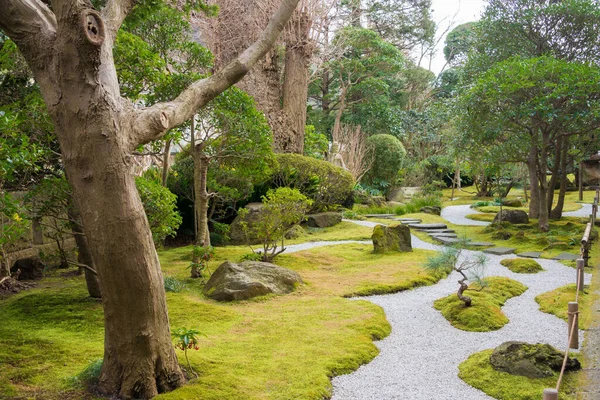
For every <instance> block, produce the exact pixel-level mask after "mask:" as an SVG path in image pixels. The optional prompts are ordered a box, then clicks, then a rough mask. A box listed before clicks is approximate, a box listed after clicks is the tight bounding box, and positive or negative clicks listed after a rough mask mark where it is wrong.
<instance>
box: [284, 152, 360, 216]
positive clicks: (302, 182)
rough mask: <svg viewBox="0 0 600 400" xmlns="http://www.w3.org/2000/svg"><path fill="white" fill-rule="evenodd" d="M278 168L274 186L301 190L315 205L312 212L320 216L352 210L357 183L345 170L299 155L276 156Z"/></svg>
mask: <svg viewBox="0 0 600 400" xmlns="http://www.w3.org/2000/svg"><path fill="white" fill-rule="evenodd" d="M276 157H277V161H278V163H279V168H278V169H277V170H276V171H275V172H274V173H273V180H272V185H273V186H274V187H275V188H278V187H290V188H293V189H298V190H299V191H300V193H302V194H303V195H305V196H306V197H308V198H309V199H311V200H312V201H313V204H312V208H311V211H312V212H319V211H324V210H327V209H330V208H332V207H335V206H338V205H344V206H346V207H348V205H349V206H350V207H352V204H348V203H349V202H352V198H353V188H354V179H353V178H352V175H351V174H350V173H349V172H348V171H345V170H344V169H343V168H340V167H337V166H335V165H333V164H331V163H329V162H327V161H323V160H317V159H315V158H312V157H306V156H301V155H299V154H277V156H276Z"/></svg>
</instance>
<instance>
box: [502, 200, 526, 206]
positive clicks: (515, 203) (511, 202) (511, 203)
mask: <svg viewBox="0 0 600 400" xmlns="http://www.w3.org/2000/svg"><path fill="white" fill-rule="evenodd" d="M502 205H503V206H505V207H523V202H522V201H521V200H519V199H511V200H504V201H503V202H502Z"/></svg>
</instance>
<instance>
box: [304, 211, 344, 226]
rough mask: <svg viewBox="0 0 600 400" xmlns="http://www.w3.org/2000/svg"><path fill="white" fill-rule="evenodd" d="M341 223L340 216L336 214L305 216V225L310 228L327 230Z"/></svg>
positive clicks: (326, 213) (325, 213)
mask: <svg viewBox="0 0 600 400" xmlns="http://www.w3.org/2000/svg"><path fill="white" fill-rule="evenodd" d="M340 222H342V214H340V213H336V212H324V213H319V214H311V215H308V216H307V222H306V224H307V225H308V226H310V227H312V228H329V227H330V226H334V225H337V224H339V223H340Z"/></svg>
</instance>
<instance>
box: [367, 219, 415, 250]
mask: <svg viewBox="0 0 600 400" xmlns="http://www.w3.org/2000/svg"><path fill="white" fill-rule="evenodd" d="M371 239H372V240H373V248H374V251H375V253H388V252H392V251H399V252H407V251H412V243H411V237H410V229H409V228H408V226H406V225H401V224H399V225H391V226H384V225H377V226H376V227H375V228H373V235H371Z"/></svg>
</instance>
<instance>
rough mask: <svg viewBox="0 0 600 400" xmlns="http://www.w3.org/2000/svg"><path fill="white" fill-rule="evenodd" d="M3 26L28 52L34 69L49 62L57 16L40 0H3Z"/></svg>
mask: <svg viewBox="0 0 600 400" xmlns="http://www.w3.org/2000/svg"><path fill="white" fill-rule="evenodd" d="M0 10H2V11H1V12H0V29H2V31H4V33H5V34H6V35H7V36H8V37H9V38H11V39H12V40H13V41H14V42H15V43H16V44H17V46H18V47H19V50H20V51H21V53H22V54H23V55H24V56H25V58H26V59H27V61H28V64H29V66H30V67H32V69H33V70H34V71H33V72H34V73H35V72H39V71H36V69H40V68H44V67H47V66H48V65H49V59H50V58H51V57H52V54H53V53H52V48H53V46H54V40H55V38H56V17H55V16H54V13H53V12H52V11H50V9H49V8H48V6H46V4H44V3H42V2H41V1H40V0H0Z"/></svg>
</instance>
